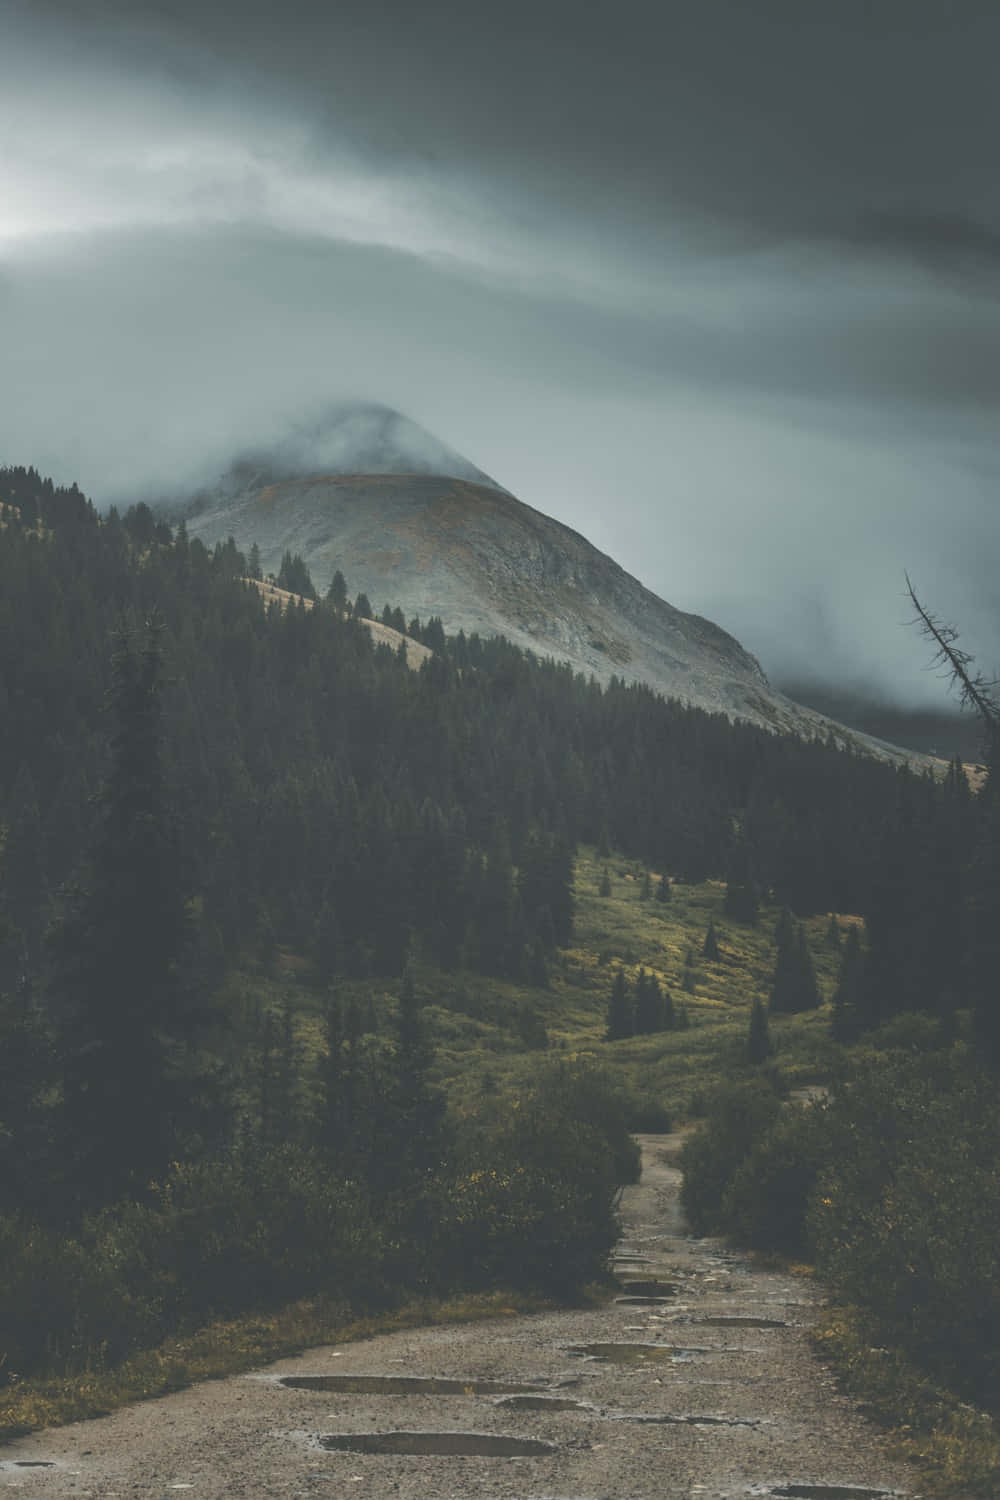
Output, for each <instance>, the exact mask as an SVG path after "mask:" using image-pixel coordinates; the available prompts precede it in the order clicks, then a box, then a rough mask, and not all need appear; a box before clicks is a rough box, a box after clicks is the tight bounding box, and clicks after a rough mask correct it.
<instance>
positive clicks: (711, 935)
mask: <svg viewBox="0 0 1000 1500" xmlns="http://www.w3.org/2000/svg"><path fill="white" fill-rule="evenodd" d="M701 953H702V957H703V958H707V959H708V960H709V962H710V963H716V962H717V961H718V958H719V940H718V938H717V937H716V935H715V922H714V921H713V920H712V918H711V917H709V919H708V930H707V932H706V933H705V941H704V943H703V944H702V947H701Z"/></svg>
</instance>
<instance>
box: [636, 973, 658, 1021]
mask: <svg viewBox="0 0 1000 1500" xmlns="http://www.w3.org/2000/svg"><path fill="white" fill-rule="evenodd" d="M663 1030H664V1003H663V991H662V990H661V988H660V981H659V980H658V979H657V977H656V975H655V974H647V973H646V970H645V969H640V970H639V974H638V977H637V979H636V984H635V1034H636V1036H648V1035H649V1034H650V1033H652V1032H656V1031H663Z"/></svg>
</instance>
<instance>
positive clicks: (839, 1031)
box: [830, 923, 864, 1043]
mask: <svg viewBox="0 0 1000 1500" xmlns="http://www.w3.org/2000/svg"><path fill="white" fill-rule="evenodd" d="M863 1002H864V954H863V953H862V951H861V935H860V932H859V930H858V927H857V925H856V924H854V923H852V924H851V926H850V927H849V928H848V932H847V939H846V941H845V943H844V947H843V951H842V954H841V959H840V974H839V976H838V979H837V988H836V990H835V991H834V995H833V1015H832V1017H831V1020H830V1031H831V1034H832V1036H833V1039H834V1041H835V1042H844V1043H849V1042H855V1041H857V1039H858V1037H859V1036H860V1035H861V1032H862V1030H863V1028H864V1016H863Z"/></svg>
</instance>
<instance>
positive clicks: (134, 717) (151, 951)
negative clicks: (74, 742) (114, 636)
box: [50, 621, 204, 1203]
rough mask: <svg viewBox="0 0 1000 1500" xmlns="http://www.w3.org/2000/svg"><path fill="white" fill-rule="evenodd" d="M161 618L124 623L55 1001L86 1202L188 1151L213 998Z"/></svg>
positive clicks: (76, 1166) (61, 941)
mask: <svg viewBox="0 0 1000 1500" xmlns="http://www.w3.org/2000/svg"><path fill="white" fill-rule="evenodd" d="M162 634H163V632H162V627H161V626H160V625H159V624H158V623H157V622H155V621H147V623H146V626H145V629H144V631H143V635H142V638H141V640H140V641H138V642H136V641H134V640H133V639H132V638H131V637H130V635H129V634H128V633H126V632H124V631H123V632H122V633H120V635H119V638H118V642H117V648H116V652H115V656H114V664H113V666H114V684H113V688H112V693H111V717H112V731H111V747H110V748H111V767H110V771H109V773H108V778H107V782H106V784H105V788H104V792H103V796H102V804H101V822H100V827H99V831H98V835H97V840H96V845H95V847H94V850H93V853H92V857H91V861H90V866H89V870H88V872H87V875H86V877H85V884H84V885H83V888H82V889H81V890H80V891H79V893H78V895H77V897H76V899H75V901H74V902H73V904H72V906H71V908H70V910H69V911H68V912H67V914H66V916H65V917H64V919H63V921H62V923H61V924H60V927H59V929H58V931H57V934H56V975H55V978H54V982H53V985H52V992H51V997H50V998H51V1001H52V1004H53V1009H54V1011H55V1014H56V1016H57V1018H58V1025H59V1033H60V1036H59V1040H60V1049H61V1056H62V1064H63V1070H64V1079H63V1095H64V1114H65V1121H66V1127H67V1138H68V1143H69V1151H70V1153H71V1159H72V1164H73V1177H74V1182H75V1186H76V1189H77V1191H78V1194H79V1197H80V1199H81V1200H82V1201H83V1202H84V1203H87V1202H90V1203H93V1202H98V1203H100V1202H108V1201H110V1200H111V1199H113V1198H115V1197H117V1196H119V1195H120V1194H121V1193H123V1192H125V1191H127V1190H141V1188H142V1187H143V1186H144V1185H145V1184H146V1183H147V1182H148V1181H149V1179H150V1178H151V1177H153V1176H155V1175H156V1174H158V1173H159V1172H162V1170H163V1169H164V1168H165V1166H166V1164H167V1162H168V1161H170V1160H171V1158H172V1157H174V1156H175V1155H177V1154H179V1153H180V1152H181V1145H180V1143H181V1141H182V1140H183V1138H184V1136H185V1133H186V1131H187V1130H189V1129H191V1128H192V1127H196V1124H197V1122H196V1121H194V1120H192V1118H191V1116H192V1113H193V1108H194V1100H195V1096H196V1090H195V1088H194V1084H193V1073H194V1056H193V1049H194V1045H195V1043H196V1040H197V1035H198V1031H199V1025H200V1023H201V1022H202V1021H203V1019H204V1011H203V1009H202V1006H201V1005H200V1003H199V997H198V995H197V993H196V991H195V990H194V989H193V987H192V986H191V983H190V981H189V979H188V977H187V976H186V975H185V973H184V967H183V960H184V957H185V953H186V951H187V949H188V945H189V942H190V938H191V928H190V923H189V917H188V913H187V909H186V904H185V891H184V886H183V882H182V878H181V868H180V861H179V858H178V852H177V848H176V844H175V841H174V838H173V834H172V826H171V818H170V812H169V807H168V799H167V793H166V787H165V784H164V777H163V769H162V764H161V745H162V737H163V728H162V718H161V695H162V690H163V675H164V674H163V645H162Z"/></svg>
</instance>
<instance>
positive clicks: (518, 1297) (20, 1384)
mask: <svg viewBox="0 0 1000 1500" xmlns="http://www.w3.org/2000/svg"><path fill="white" fill-rule="evenodd" d="M597 1296H598V1292H597V1289H590V1290H589V1291H588V1292H587V1293H585V1294H584V1300H585V1301H589V1300H593V1299H594V1298H596V1297H597ZM553 1306H555V1304H554V1303H551V1302H549V1301H547V1300H546V1299H545V1298H542V1297H539V1296H535V1295H532V1294H529V1293H526V1292H510V1291H491V1292H478V1293H468V1294H464V1295H461V1296H456V1297H449V1298H443V1299H435V1298H416V1299H413V1300H410V1301H406V1302H403V1303H402V1304H401V1305H400V1306H399V1307H396V1308H392V1309H389V1310H385V1311H379V1312H376V1313H371V1314H368V1315H364V1316H362V1315H359V1314H358V1312H357V1311H356V1310H352V1309H351V1308H350V1307H349V1306H348V1305H347V1304H346V1303H343V1302H338V1301H336V1300H333V1299H330V1298H325V1297H319V1298H309V1299H304V1300H302V1301H298V1302H293V1303H290V1304H288V1305H287V1306H285V1307H282V1308H280V1309H278V1310H277V1311H275V1312H271V1313H264V1314H253V1315H250V1316H247V1317H243V1318H236V1319H233V1320H231V1321H228V1322H217V1323H211V1324H209V1325H208V1326H207V1327H205V1328H202V1329H199V1330H198V1331H197V1332H196V1333H193V1334H191V1335H190V1336H189V1337H186V1338H171V1339H167V1340H166V1341H165V1342H164V1343H162V1344H160V1345H159V1346H158V1347H157V1348H155V1349H148V1350H144V1351H143V1352H142V1353H140V1354H136V1355H134V1356H133V1357H132V1358H131V1359H128V1360H126V1361H125V1362H124V1363H123V1364H120V1365H116V1366H115V1367H114V1368H111V1369H100V1368H94V1369H90V1370H86V1371H83V1372H81V1373H79V1374H75V1375H66V1376H59V1377H56V1378H50V1379H44V1378H42V1379H37V1380H23V1381H17V1380H15V1381H13V1382H12V1383H11V1384H9V1385H7V1386H5V1387H4V1389H3V1391H2V1392H0V1442H9V1441H10V1440H11V1439H13V1438H16V1437H22V1436H24V1435H25V1434H26V1433H29V1432H36V1431H38V1430H39V1429H40V1428H43V1427H54V1426H60V1425H62V1424H64V1423H66V1422H79V1421H83V1420H84V1419H86V1418H89V1417H103V1416H107V1415H108V1413H109V1412H112V1411H117V1410H118V1408H119V1407H122V1406H128V1405H131V1404H132V1403H133V1402H136V1401H148V1400H150V1399H152V1398H153V1397H156V1396H167V1395H169V1394H170V1393H171V1392H173V1391H179V1390H183V1389H184V1388H185V1387H186V1386H189V1385H193V1384H194V1383H195V1382H196V1381H199V1380H218V1379H221V1378H222V1377H224V1376H227V1375H238V1374H241V1373H242V1372H243V1371H245V1370H252V1369H256V1368H258V1367H259V1366H261V1365H266V1364H271V1363H273V1361H274V1360H277V1359H284V1358H287V1357H288V1356H290V1355H294V1354H300V1353H301V1352H302V1351H303V1350H304V1349H307V1348H310V1347H312V1348H315V1347H317V1346H319V1345H323V1344H349V1343H357V1342H358V1341H359V1340H361V1339H369V1338H374V1337H375V1336H376V1335H377V1334H383V1333H396V1332H398V1331H399V1330H400V1329H404V1328H419V1327H427V1326H432V1325H436V1324H442V1323H471V1322H476V1321H479V1320H481V1319H485V1318H507V1317H514V1316H515V1315H517V1314H520V1313H532V1312H541V1311H545V1310H546V1309H548V1308H550V1307H553Z"/></svg>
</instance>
